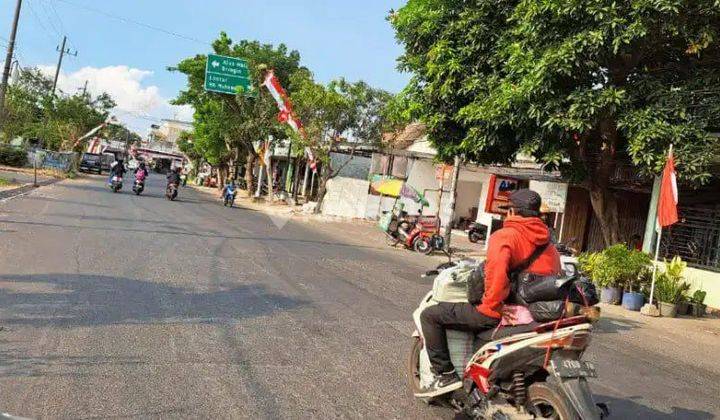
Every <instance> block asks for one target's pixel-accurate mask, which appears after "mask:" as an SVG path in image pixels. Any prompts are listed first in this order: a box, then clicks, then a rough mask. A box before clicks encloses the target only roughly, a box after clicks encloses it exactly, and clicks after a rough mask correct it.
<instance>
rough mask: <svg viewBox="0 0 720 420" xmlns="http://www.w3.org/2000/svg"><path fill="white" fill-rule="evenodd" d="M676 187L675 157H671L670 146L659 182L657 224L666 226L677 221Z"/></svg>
mask: <svg viewBox="0 0 720 420" xmlns="http://www.w3.org/2000/svg"><path fill="white" fill-rule="evenodd" d="M677 205H678V187H677V177H676V175H675V159H674V158H673V153H672V147H671V148H670V152H669V153H668V159H667V162H666V163H665V169H664V170H663V175H662V183H661V184H660V198H659V199H658V212H657V218H658V225H660V227H667V226H670V225H672V224H675V223H677V221H678V211H677Z"/></svg>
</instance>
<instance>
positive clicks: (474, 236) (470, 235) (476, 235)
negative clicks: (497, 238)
mask: <svg viewBox="0 0 720 420" xmlns="http://www.w3.org/2000/svg"><path fill="white" fill-rule="evenodd" d="M468 239H469V240H470V242H472V243H478V242H480V241H481V240H482V239H483V235H481V234H479V233H478V232H470V233H468Z"/></svg>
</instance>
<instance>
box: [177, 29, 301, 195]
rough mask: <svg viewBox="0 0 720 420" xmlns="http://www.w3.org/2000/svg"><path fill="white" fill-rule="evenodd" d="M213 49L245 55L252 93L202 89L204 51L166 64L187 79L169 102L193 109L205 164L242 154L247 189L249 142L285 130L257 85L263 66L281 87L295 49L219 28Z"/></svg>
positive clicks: (295, 65) (252, 154)
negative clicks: (235, 39) (239, 36)
mask: <svg viewBox="0 0 720 420" xmlns="http://www.w3.org/2000/svg"><path fill="white" fill-rule="evenodd" d="M213 52H214V53H216V54H221V55H226V56H231V57H239V58H244V59H246V60H248V62H249V64H250V71H251V77H252V79H253V82H254V86H255V87H256V92H255V94H254V95H248V94H247V93H248V92H238V94H237V95H226V94H219V93H212V92H206V91H205V89H204V83H205V65H206V62H207V56H206V55H196V56H195V57H192V58H187V59H185V60H183V61H182V62H180V63H179V64H178V65H177V67H173V68H171V69H170V70H174V71H179V72H181V73H183V74H185V75H186V76H187V80H188V84H187V88H186V89H185V90H183V91H181V92H180V94H179V95H178V97H177V98H176V99H175V100H174V103H175V104H178V105H185V104H187V105H192V106H193V107H194V108H195V116H194V124H195V130H196V132H195V142H194V144H195V149H196V150H197V151H198V152H200V153H201V154H203V155H204V157H205V159H206V160H207V161H208V162H209V163H210V164H211V165H215V166H220V167H221V169H225V170H226V169H227V167H228V164H230V163H231V162H232V161H233V160H234V159H240V158H242V157H245V158H246V164H245V167H246V169H245V180H246V182H247V186H248V191H252V190H253V176H252V169H253V166H254V162H255V160H256V158H257V153H256V151H255V148H254V144H255V143H256V142H258V141H262V140H264V139H267V138H268V136H270V135H273V136H274V137H275V138H281V137H283V136H284V135H285V129H284V127H282V125H281V124H280V123H279V122H278V121H277V114H278V111H277V105H276V104H275V102H274V100H273V99H272V97H271V96H270V94H269V93H268V92H267V91H266V90H265V89H260V84H261V83H262V80H263V77H264V76H265V73H266V71H267V70H268V69H273V70H274V71H275V75H276V76H277V77H278V78H279V79H280V81H281V83H283V85H285V86H287V84H288V83H289V80H290V75H291V74H293V73H294V72H296V71H297V70H298V69H299V68H300V54H299V53H298V52H297V51H291V50H288V48H287V47H286V46H285V45H284V44H280V45H278V46H273V45H270V44H262V43H259V42H257V41H248V40H242V41H239V42H233V41H232V39H230V37H228V35H227V34H226V33H224V32H223V33H221V34H220V37H219V38H218V39H217V40H215V41H214V42H213ZM221 173H223V171H221Z"/></svg>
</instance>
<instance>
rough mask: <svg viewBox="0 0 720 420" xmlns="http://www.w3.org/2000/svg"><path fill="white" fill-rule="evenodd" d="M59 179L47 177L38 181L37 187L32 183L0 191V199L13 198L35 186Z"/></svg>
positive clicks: (49, 183)
mask: <svg viewBox="0 0 720 420" xmlns="http://www.w3.org/2000/svg"><path fill="white" fill-rule="evenodd" d="M59 181H61V180H60V179H48V180H45V181H40V182H38V186H37V187H35V186H34V185H33V184H25V185H23V186H21V187H17V188H13V189H11V190H5V191H0V200H6V199H8V198H13V197H17V196H19V195H23V194H27V193H29V192H30V191H32V190H34V189H36V188H39V187H44V186H47V185H51V184H54V183H56V182H59Z"/></svg>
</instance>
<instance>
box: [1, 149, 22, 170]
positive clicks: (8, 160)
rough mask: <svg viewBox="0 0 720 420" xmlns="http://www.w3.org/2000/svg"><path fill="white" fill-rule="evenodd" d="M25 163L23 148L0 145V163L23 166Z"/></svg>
mask: <svg viewBox="0 0 720 420" xmlns="http://www.w3.org/2000/svg"><path fill="white" fill-rule="evenodd" d="M26 164H27V153H25V150H24V149H18V148H15V147H11V146H2V145H0V165H8V166H16V167H20V166H25V165H26Z"/></svg>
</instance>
